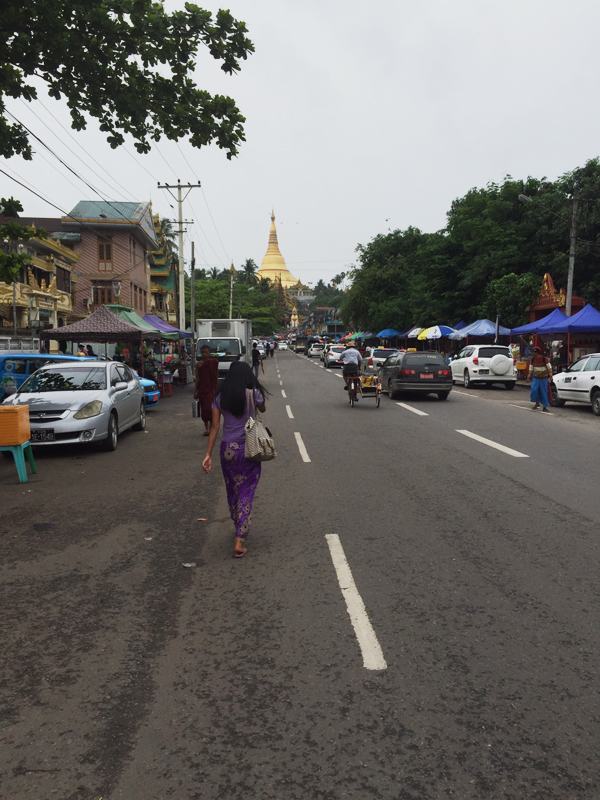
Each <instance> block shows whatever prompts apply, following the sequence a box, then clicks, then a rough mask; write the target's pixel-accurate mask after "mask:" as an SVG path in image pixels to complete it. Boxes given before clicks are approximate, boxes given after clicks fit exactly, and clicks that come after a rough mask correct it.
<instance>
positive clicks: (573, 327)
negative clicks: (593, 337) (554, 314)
mask: <svg viewBox="0 0 600 800" xmlns="http://www.w3.org/2000/svg"><path fill="white" fill-rule="evenodd" d="M544 333H600V311H597V310H596V309H595V308H594V306H592V305H590V304H589V303H588V305H587V306H584V307H583V308H582V309H581V311H578V312H577V314H573V316H572V317H565V319H564V321H563V322H562V323H560V324H559V323H557V324H556V325H553V326H550V325H548V326H547V328H546V329H545V330H544Z"/></svg>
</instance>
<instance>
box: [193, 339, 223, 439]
mask: <svg viewBox="0 0 600 800" xmlns="http://www.w3.org/2000/svg"><path fill="white" fill-rule="evenodd" d="M200 355H201V357H202V360H201V361H197V362H196V374H195V376H194V377H195V386H194V400H199V401H200V416H201V417H202V422H204V427H205V428H206V430H205V431H204V435H205V436H208V434H209V432H210V423H211V420H212V401H213V398H214V396H215V392H216V391H217V385H218V383H219V362H218V361H217V359H216V358H211V357H210V347H209V346H208V345H207V344H205V345H204V346H203V347H201V348H200Z"/></svg>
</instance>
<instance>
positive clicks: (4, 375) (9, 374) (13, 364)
mask: <svg viewBox="0 0 600 800" xmlns="http://www.w3.org/2000/svg"><path fill="white" fill-rule="evenodd" d="M85 360H86V359H85V358H83V357H82V356H67V355H58V354H57V355H53V354H49V353H7V354H5V355H0V402H2V400H3V399H4V397H6V395H7V391H6V390H7V389H8V388H9V387H11V388H14V389H18V388H19V387H20V386H21V385H22V384H23V383H25V381H26V380H27V378H28V377H29V376H30V375H33V373H34V372H35V371H36V370H37V369H39V368H40V367H43V366H44V365H45V364H60V363H63V362H65V361H85Z"/></svg>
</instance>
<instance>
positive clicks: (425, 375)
mask: <svg viewBox="0 0 600 800" xmlns="http://www.w3.org/2000/svg"><path fill="white" fill-rule="evenodd" d="M421 380H430V381H432V380H433V372H428V373H425V372H421Z"/></svg>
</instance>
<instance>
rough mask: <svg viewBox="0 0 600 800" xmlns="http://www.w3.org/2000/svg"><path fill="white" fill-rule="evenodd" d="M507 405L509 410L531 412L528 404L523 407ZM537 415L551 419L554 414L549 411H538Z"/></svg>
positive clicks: (513, 404)
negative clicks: (516, 409)
mask: <svg viewBox="0 0 600 800" xmlns="http://www.w3.org/2000/svg"><path fill="white" fill-rule="evenodd" d="M508 405H509V406H510V407H511V408H520V409H521V411H531V410H532V409H531V406H530V405H529V403H528V404H527V405H524V406H518V405H516V404H515V403H509V404H508ZM535 413H536V414H537V413H538V412H537V411H536V412H535ZM539 414H540V416H541V417H553V416H554V414H553V413H552V412H551V411H546V412H544V411H540V412H539Z"/></svg>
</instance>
